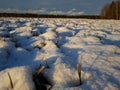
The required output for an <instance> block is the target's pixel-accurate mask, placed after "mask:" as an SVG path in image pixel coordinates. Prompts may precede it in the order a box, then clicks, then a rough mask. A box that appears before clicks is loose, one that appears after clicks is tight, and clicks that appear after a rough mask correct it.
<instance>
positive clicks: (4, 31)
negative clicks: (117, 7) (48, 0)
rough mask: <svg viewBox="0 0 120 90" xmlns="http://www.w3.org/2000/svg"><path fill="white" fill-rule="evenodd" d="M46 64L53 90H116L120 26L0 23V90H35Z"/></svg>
mask: <svg viewBox="0 0 120 90" xmlns="http://www.w3.org/2000/svg"><path fill="white" fill-rule="evenodd" d="M46 63H47V64H48V66H47V68H46V69H44V71H43V74H44V75H45V76H46V77H47V78H48V79H49V81H50V82H51V83H52V85H53V87H52V89H53V90H120V21H116V20H90V19H89V20H87V19H46V18H44V19H43V18H41V19H37V18H33V19H32V18H26V19H25V18H0V90H35V84H34V82H33V79H32V75H33V73H35V71H36V69H37V68H39V66H40V65H43V66H46ZM79 63H80V64H81V65H82V85H79V83H80V82H79V76H78V73H77V70H76V65H77V64H79ZM8 73H9V74H10V76H11V78H12V82H13V86H14V88H13V89H12V88H11V86H10V80H9V75H8Z"/></svg>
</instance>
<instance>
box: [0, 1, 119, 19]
mask: <svg viewBox="0 0 120 90" xmlns="http://www.w3.org/2000/svg"><path fill="white" fill-rule="evenodd" d="M0 17H27V18H33V17H35V18H86V19H116V20H120V0H117V1H113V2H111V3H110V4H106V5H105V6H104V7H103V9H102V10H101V14H100V15H74V16H73V15H47V14H44V15H43V14H41V15H40V14H32V13H0Z"/></svg>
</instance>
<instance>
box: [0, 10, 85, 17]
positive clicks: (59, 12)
mask: <svg viewBox="0 0 120 90" xmlns="http://www.w3.org/2000/svg"><path fill="white" fill-rule="evenodd" d="M0 12H2V13H33V14H53V15H83V14H85V13H84V12H83V11H79V12H78V11H76V9H71V10H69V11H66V12H65V11H58V10H51V11H48V10H47V9H45V8H42V9H39V10H19V9H10V8H8V9H0Z"/></svg>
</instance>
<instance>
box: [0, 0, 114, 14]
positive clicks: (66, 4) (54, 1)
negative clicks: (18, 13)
mask: <svg viewBox="0 0 120 90" xmlns="http://www.w3.org/2000/svg"><path fill="white" fill-rule="evenodd" d="M111 1H113V0H0V9H7V8H10V9H20V10H30V9H31V10H39V9H41V8H44V9H46V10H47V11H63V12H67V11H70V10H75V11H76V12H81V11H82V12H84V13H85V14H99V13H100V10H101V8H102V7H103V6H104V5H105V4H107V3H110V2H111Z"/></svg>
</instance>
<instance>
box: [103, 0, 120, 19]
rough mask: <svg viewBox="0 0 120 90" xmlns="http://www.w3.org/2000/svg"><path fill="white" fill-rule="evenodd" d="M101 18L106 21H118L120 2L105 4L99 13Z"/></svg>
mask: <svg viewBox="0 0 120 90" xmlns="http://www.w3.org/2000/svg"><path fill="white" fill-rule="evenodd" d="M101 17H102V18H106V19H120V0H117V1H112V2H111V3H110V4H106V5H105V6H104V7H103V9H102V11H101Z"/></svg>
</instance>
